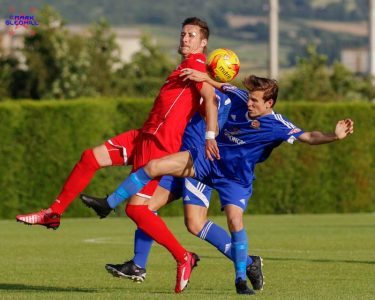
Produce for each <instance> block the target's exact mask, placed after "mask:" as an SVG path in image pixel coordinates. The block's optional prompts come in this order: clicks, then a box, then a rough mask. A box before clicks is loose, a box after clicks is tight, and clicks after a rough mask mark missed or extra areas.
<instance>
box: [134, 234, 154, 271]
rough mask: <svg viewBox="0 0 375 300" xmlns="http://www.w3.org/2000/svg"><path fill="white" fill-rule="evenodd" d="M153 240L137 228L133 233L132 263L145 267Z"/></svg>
mask: <svg viewBox="0 0 375 300" xmlns="http://www.w3.org/2000/svg"><path fill="white" fill-rule="evenodd" d="M153 242H154V240H153V239H152V238H151V237H150V236H149V235H147V234H146V233H145V232H143V231H142V230H141V229H139V228H137V230H136V231H135V234H134V258H133V261H134V263H135V264H136V265H137V266H139V267H141V268H144V269H146V264H147V259H148V255H149V254H150V250H151V246H152V243H153Z"/></svg>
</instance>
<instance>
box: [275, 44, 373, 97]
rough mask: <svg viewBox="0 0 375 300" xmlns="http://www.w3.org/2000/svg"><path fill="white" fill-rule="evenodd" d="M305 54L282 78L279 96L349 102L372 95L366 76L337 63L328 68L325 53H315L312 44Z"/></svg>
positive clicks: (369, 80) (371, 88) (369, 82)
mask: <svg viewBox="0 0 375 300" xmlns="http://www.w3.org/2000/svg"><path fill="white" fill-rule="evenodd" d="M307 53H308V55H307V57H306V58H299V60H298V63H297V67H296V69H295V70H294V71H293V72H292V73H290V74H289V75H287V76H285V77H284V78H283V79H282V81H281V83H280V85H281V90H280V97H281V98H282V99H284V100H293V101H298V100H309V101H352V100H372V99H374V98H375V90H374V88H373V86H372V83H371V79H370V78H369V77H365V78H362V77H359V76H356V75H355V74H353V73H352V72H351V71H349V70H348V69H347V68H345V66H344V65H342V64H340V63H338V62H335V63H334V64H333V66H332V68H328V66H327V56H325V55H321V54H318V52H317V51H316V48H315V47H314V46H309V47H308V48H307Z"/></svg>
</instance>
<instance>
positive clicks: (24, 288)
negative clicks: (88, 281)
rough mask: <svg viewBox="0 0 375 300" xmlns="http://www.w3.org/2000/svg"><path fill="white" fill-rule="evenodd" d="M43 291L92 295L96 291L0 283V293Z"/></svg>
mask: <svg viewBox="0 0 375 300" xmlns="http://www.w3.org/2000/svg"><path fill="white" fill-rule="evenodd" d="M1 290H5V291H43V292H81V293H92V292H97V291H98V290H96V289H85V288H77V287H66V288H62V287H55V286H38V285H26V284H14V283H0V291H1Z"/></svg>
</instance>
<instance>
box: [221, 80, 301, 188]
mask: <svg viewBox="0 0 375 300" xmlns="http://www.w3.org/2000/svg"><path fill="white" fill-rule="evenodd" d="M222 89H223V91H224V93H225V94H226V95H227V96H228V97H229V98H230V99H231V101H232V105H231V109H230V111H229V116H228V120H227V122H226V123H225V124H224V126H223V128H222V129H221V131H220V133H219V135H218V136H217V138H216V141H217V144H218V146H219V150H220V156H221V159H220V160H216V161H215V164H216V167H217V168H218V170H217V171H219V173H221V175H222V176H225V177H227V178H230V179H234V180H237V181H240V182H241V183H244V184H250V183H251V182H252V180H253V176H254V167H255V164H257V163H260V162H262V161H264V160H266V159H267V158H268V157H269V155H270V154H271V152H272V150H273V149H274V148H276V147H278V146H279V145H280V144H281V143H282V142H284V141H287V142H289V143H291V144H292V143H293V142H294V141H295V140H296V139H297V138H298V137H299V136H300V135H301V134H302V133H303V132H304V131H303V130H301V129H299V128H298V127H296V126H295V125H294V124H293V123H291V122H290V121H289V120H287V119H286V118H285V117H283V116H282V115H280V114H277V113H275V112H273V113H272V114H268V115H265V116H262V117H259V118H257V119H250V118H249V117H248V108H247V101H248V95H249V94H248V92H247V91H245V90H241V89H239V88H237V87H235V86H232V85H229V84H226V85H224V86H223V88H222Z"/></svg>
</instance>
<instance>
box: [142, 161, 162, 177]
mask: <svg viewBox="0 0 375 300" xmlns="http://www.w3.org/2000/svg"><path fill="white" fill-rule="evenodd" d="M158 165H159V160H158V159H152V160H150V161H149V162H148V163H147V165H146V166H145V167H144V169H145V171H146V173H147V175H148V176H150V177H151V178H155V177H157V176H159V175H158V168H159V167H158Z"/></svg>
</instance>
